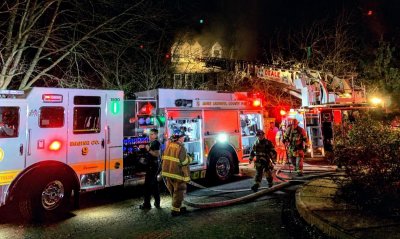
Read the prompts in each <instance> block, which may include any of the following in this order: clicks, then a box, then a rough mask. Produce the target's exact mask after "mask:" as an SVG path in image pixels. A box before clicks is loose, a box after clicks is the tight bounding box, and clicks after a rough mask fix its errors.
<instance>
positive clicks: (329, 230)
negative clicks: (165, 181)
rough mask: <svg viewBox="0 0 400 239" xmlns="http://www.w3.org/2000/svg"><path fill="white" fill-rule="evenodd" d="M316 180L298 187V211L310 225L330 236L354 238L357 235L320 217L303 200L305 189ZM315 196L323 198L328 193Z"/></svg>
mask: <svg viewBox="0 0 400 239" xmlns="http://www.w3.org/2000/svg"><path fill="white" fill-rule="evenodd" d="M313 181H316V180H312V181H310V182H308V183H306V184H304V185H303V186H302V187H300V188H299V189H297V191H296V198H295V200H296V208H297V211H298V212H299V214H300V216H301V217H302V218H303V219H304V220H305V221H306V222H307V223H308V224H310V225H312V226H315V227H317V228H318V229H319V230H321V231H322V232H324V233H325V234H327V235H328V236H330V237H333V238H339V239H354V238H357V237H354V236H353V235H351V234H350V233H349V232H347V231H345V230H344V229H343V228H341V227H339V226H337V225H336V224H332V223H330V222H329V221H328V220H326V219H324V218H322V217H320V216H319V215H317V214H315V213H314V212H313V210H311V209H309V208H308V207H307V205H306V204H305V203H304V202H303V200H302V193H303V189H304V188H305V187H307V185H308V184H310V183H311V182H313ZM315 197H321V198H326V197H327V195H324V194H319V195H318V196H315Z"/></svg>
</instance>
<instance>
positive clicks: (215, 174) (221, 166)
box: [209, 150, 234, 182]
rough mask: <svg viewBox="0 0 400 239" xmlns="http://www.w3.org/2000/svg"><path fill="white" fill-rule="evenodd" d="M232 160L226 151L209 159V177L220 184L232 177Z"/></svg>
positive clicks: (221, 151)
mask: <svg viewBox="0 0 400 239" xmlns="http://www.w3.org/2000/svg"><path fill="white" fill-rule="evenodd" d="M233 167H234V166H233V159H232V154H231V153H230V152H229V151H228V150H220V151H218V152H216V153H215V154H214V155H213V156H212V157H211V162H210V171H209V173H210V176H211V177H212V179H215V180H218V181H220V182H224V181H227V180H229V179H231V178H232V176H233Z"/></svg>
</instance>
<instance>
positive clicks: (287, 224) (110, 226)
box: [0, 177, 321, 239]
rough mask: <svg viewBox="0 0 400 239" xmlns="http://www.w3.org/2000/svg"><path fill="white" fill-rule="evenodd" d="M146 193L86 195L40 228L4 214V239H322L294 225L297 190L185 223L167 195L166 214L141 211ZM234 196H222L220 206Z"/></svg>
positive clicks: (241, 184)
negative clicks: (172, 210)
mask: <svg viewBox="0 0 400 239" xmlns="http://www.w3.org/2000/svg"><path fill="white" fill-rule="evenodd" d="M251 184H252V179H250V178H245V177H243V178H237V179H236V180H235V182H233V183H230V184H227V187H232V185H233V187H235V188H246V187H249V186H251ZM264 185H266V182H265V181H264ZM220 187H221V186H220ZM223 187H225V186H223ZM142 189H143V188H142V187H141V186H137V187H129V188H122V187H117V188H110V189H106V190H102V191H97V192H91V193H86V194H83V195H82V196H81V207H80V209H77V210H74V211H72V212H71V213H70V214H69V215H66V216H65V217H63V218H58V219H57V220H56V221H53V222H44V223H41V224H28V225H27V224H24V223H23V222H21V221H20V220H19V219H18V216H17V214H16V213H15V209H13V208H12V207H11V208H5V209H1V210H0V215H1V217H0V238H2V239H8V238H10V239H18V238H51V239H53V238H54V239H55V238H91V239H94V238H102V239H103V238H149V239H150V238H151V239H153V238H185V239H187V238H202V239H204V238H224V239H226V238H321V237H320V236H317V237H315V236H314V235H313V233H311V235H310V234H309V233H308V234H307V233H304V232H299V231H298V230H297V229H295V228H296V227H294V226H293V225H292V224H293V218H290V217H293V203H292V202H293V201H292V198H293V195H292V193H293V192H294V191H295V189H296V187H295V186H293V187H291V188H288V189H285V190H283V191H278V192H275V193H273V194H271V195H267V196H263V197H261V198H258V199H256V200H255V201H251V202H247V203H242V204H237V205H233V206H228V207H221V208H212V209H195V208H189V209H190V212H189V213H188V214H186V215H184V216H180V217H172V216H171V215H170V203H171V199H170V196H169V195H168V194H167V193H166V192H165V191H164V192H163V194H162V198H161V202H162V203H161V207H162V208H161V209H155V208H153V209H151V210H149V211H142V210H140V209H138V205H139V204H141V203H142V195H141V193H142ZM200 196H202V193H200V194H199V192H198V191H196V190H194V189H193V188H190V190H189V191H188V198H189V197H190V198H196V197H200ZM234 196H235V195H229V194H224V195H222V196H221V194H218V195H217V197H220V198H219V199H218V198H217V199H216V200H223V199H226V198H231V197H234ZM288 217H289V218H288ZM296 220H298V219H295V221H296ZM314 234H315V233H314ZM318 235H319V234H318Z"/></svg>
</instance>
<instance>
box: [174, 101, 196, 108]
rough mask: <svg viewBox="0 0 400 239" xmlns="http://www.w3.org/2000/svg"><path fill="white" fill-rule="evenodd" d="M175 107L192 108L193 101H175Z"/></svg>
mask: <svg viewBox="0 0 400 239" xmlns="http://www.w3.org/2000/svg"><path fill="white" fill-rule="evenodd" d="M175 106H177V107H192V106H193V100H186V99H177V100H175Z"/></svg>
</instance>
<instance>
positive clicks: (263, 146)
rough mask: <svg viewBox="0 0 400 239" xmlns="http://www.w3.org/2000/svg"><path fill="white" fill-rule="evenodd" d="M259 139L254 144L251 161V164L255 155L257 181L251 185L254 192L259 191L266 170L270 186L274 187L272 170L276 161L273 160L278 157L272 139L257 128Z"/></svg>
mask: <svg viewBox="0 0 400 239" xmlns="http://www.w3.org/2000/svg"><path fill="white" fill-rule="evenodd" d="M256 136H257V138H258V139H257V140H256V142H255V143H254V145H253V149H252V151H251V153H250V158H249V160H250V161H249V163H250V164H251V163H252V161H253V159H254V156H255V157H256V160H255V162H254V164H255V168H256V177H255V179H254V181H255V183H254V185H253V186H252V187H251V189H252V190H253V191H254V192H257V191H258V188H259V187H260V184H261V180H262V177H263V173H264V172H265V175H266V178H267V181H268V186H269V187H272V180H273V178H272V170H273V169H274V163H273V161H272V160H275V158H276V151H275V148H274V146H273V144H272V142H271V141H269V140H268V139H266V138H265V133H264V131H262V130H257V133H256Z"/></svg>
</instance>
